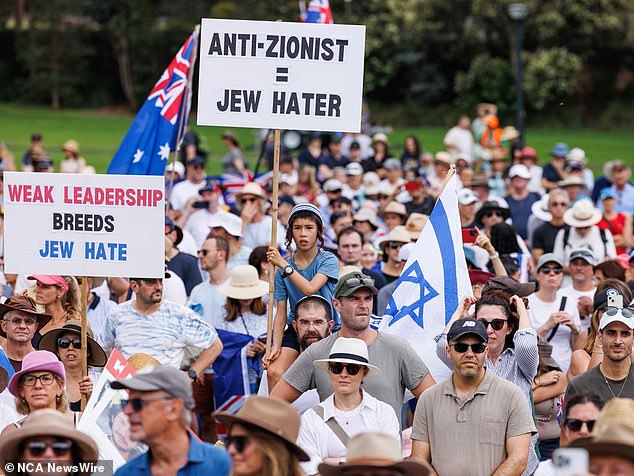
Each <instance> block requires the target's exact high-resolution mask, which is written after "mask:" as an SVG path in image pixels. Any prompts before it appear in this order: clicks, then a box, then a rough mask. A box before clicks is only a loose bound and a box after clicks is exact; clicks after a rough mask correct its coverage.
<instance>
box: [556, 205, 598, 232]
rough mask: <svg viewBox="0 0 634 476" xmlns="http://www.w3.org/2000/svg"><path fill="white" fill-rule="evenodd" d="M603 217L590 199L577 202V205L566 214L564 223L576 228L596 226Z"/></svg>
mask: <svg viewBox="0 0 634 476" xmlns="http://www.w3.org/2000/svg"><path fill="white" fill-rule="evenodd" d="M602 217H603V215H602V214H601V212H600V211H599V209H598V208H596V207H595V206H594V205H593V204H592V202H591V201H590V200H588V199H585V198H584V199H581V200H577V201H576V202H575V204H574V205H573V206H572V207H571V208H569V209H568V210H566V211H565V212H564V222H565V223H566V225H570V226H572V227H575V228H584V227H588V226H593V225H596V224H597V223H599V222H600V221H601V218H602Z"/></svg>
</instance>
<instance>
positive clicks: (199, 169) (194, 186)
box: [170, 155, 205, 211]
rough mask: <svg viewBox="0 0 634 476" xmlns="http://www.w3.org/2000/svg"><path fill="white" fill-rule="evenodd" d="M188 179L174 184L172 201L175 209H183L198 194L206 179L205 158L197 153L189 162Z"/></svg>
mask: <svg viewBox="0 0 634 476" xmlns="http://www.w3.org/2000/svg"><path fill="white" fill-rule="evenodd" d="M186 171H187V179H186V180H183V181H182V182H178V183H177V184H176V185H174V188H173V189H172V193H171V195H170V203H171V204H172V206H173V207H174V209H175V210H181V211H182V210H183V209H184V208H185V205H186V204H187V202H188V201H189V200H190V199H191V198H194V197H196V196H198V190H199V189H200V187H201V186H202V183H203V181H204V180H205V160H204V159H203V158H202V157H201V156H199V155H197V156H196V157H194V158H193V159H190V160H189V161H188V162H187V168H186Z"/></svg>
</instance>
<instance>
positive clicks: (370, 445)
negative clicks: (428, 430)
mask: <svg viewBox="0 0 634 476" xmlns="http://www.w3.org/2000/svg"><path fill="white" fill-rule="evenodd" d="M347 449H348V452H347V457H346V462H345V463H343V464H336V465H334V464H327V463H322V464H320V465H319V468H318V469H319V474H321V475H322V476H340V475H345V474H348V473H353V472H354V473H355V474H357V472H358V473H362V474H364V473H363V471H368V472H372V471H388V470H393V471H394V474H400V475H403V476H427V475H428V474H431V468H430V467H429V466H428V465H427V464H425V463H419V462H417V461H403V455H402V453H401V442H400V441H399V440H397V439H396V438H394V437H393V436H391V435H388V434H386V433H378V432H376V433H375V432H366V433H360V434H359V435H357V436H354V437H353V438H351V439H350V441H349V442H348V448H347ZM381 474H383V473H381ZM390 474H391V473H390Z"/></svg>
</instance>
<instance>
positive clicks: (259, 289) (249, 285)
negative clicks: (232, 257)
mask: <svg viewBox="0 0 634 476" xmlns="http://www.w3.org/2000/svg"><path fill="white" fill-rule="evenodd" d="M268 290H269V283H267V282H266V281H262V280H261V279H260V277H259V276H258V270H257V269H255V267H254V266H251V265H250V264H242V265H239V266H236V267H235V268H233V270H232V271H231V277H230V278H229V280H227V281H225V282H224V283H222V284H221V285H220V286H218V291H219V292H220V293H221V294H224V295H225V296H227V297H230V298H234V299H255V298H259V297H262V296H264V295H265V294H266V293H267V292H268Z"/></svg>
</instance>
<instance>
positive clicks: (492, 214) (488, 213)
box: [484, 211, 502, 218]
mask: <svg viewBox="0 0 634 476" xmlns="http://www.w3.org/2000/svg"><path fill="white" fill-rule="evenodd" d="M484 216H485V217H486V218H491V217H492V216H496V217H500V218H501V217H502V213H501V212H495V211H493V212H486V213H485V214H484Z"/></svg>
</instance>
